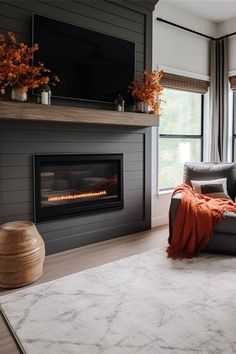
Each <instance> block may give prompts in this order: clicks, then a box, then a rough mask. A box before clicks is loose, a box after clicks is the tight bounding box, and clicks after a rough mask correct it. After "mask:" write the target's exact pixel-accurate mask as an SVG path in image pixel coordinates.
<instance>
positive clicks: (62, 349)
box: [0, 250, 236, 354]
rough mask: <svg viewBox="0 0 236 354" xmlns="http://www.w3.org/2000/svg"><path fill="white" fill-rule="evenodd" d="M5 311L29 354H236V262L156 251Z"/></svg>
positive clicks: (5, 300) (26, 294) (68, 280)
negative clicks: (172, 256) (169, 256)
mask: <svg viewBox="0 0 236 354" xmlns="http://www.w3.org/2000/svg"><path fill="white" fill-rule="evenodd" d="M78 261H79V260H78ZM0 303H1V308H2V311H3V313H4V315H5V316H6V317H7V319H8V321H9V323H10V325H11V327H12V329H13V331H14V333H15V335H16V336H17V337H18V339H19V341H20V343H21V345H22V348H23V349H24V352H25V353H27V354H61V353H65V354H70V353H76V354H85V353H86V354H98V353H103V354H133V353H140V354H162V353H164V354H166V353H172V354H173V353H176V354H183V353H186V354H191V353H204V354H209V353H212V354H213V353H214V354H218V353H224V354H230V353H236V258H233V257H223V256H206V255H204V256H201V257H199V258H196V259H194V260H186V261H172V260H170V259H167V258H166V255H165V254H164V253H163V252H162V251H160V250H159V251H158V250H152V251H149V252H146V253H142V254H140V255H136V256H132V257H129V258H125V259H122V260H119V261H116V262H113V263H109V264H106V265H104V266H101V267H97V268H93V269H89V270H87V271H83V272H80V273H77V274H73V275H70V276H67V277H64V278H61V279H57V280H55V281H51V282H48V283H45V284H42V285H37V286H34V287H32V288H27V289H24V290H21V291H18V292H17V293H13V294H9V295H6V296H2V297H0Z"/></svg>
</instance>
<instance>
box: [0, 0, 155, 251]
mask: <svg viewBox="0 0 236 354" xmlns="http://www.w3.org/2000/svg"><path fill="white" fill-rule="evenodd" d="M149 3H150V1H149ZM143 4H145V2H143V1H141V2H139V1H137V2H135V1H124V0H117V1H115V0H110V1H108V0H107V1H105V0H94V1H91V0H90V1H86V0H83V1H78V0H74V1H72V0H64V1H62V0H57V1H51V0H50V1H49V0H48V1H46V0H42V1H33V0H30V1H20V0H18V1H0V33H5V32H7V31H13V32H15V33H16V34H17V37H18V38H19V39H20V40H21V41H24V42H27V43H31V19H32V13H33V12H35V13H37V14H40V15H44V16H48V17H51V18H54V19H58V20H61V21H64V22H68V23H71V24H74V25H79V26H83V27H86V28H89V29H92V30H95V31H99V32H103V33H107V34H110V35H114V36H118V37H121V38H123V39H127V40H131V41H134V42H135V43H136V70H137V72H139V71H142V70H143V68H144V64H145V63H148V64H149V66H151V58H152V53H151V42H152V11H151V9H150V6H147V8H145V5H143ZM149 5H150V4H149ZM57 103H58V104H64V102H57ZM69 104H71V103H69ZM150 141H151V137H150V129H146V130H145V129H142V130H141V129H140V130H135V129H134V128H128V127H126V128H122V127H120V128H118V127H116V128H115V127H95V126H93V127H91V126H90V127H88V126H82V125H80V126H74V125H62V124H51V123H44V124H42V123H24V122H18V123H9V122H3V121H2V122H0V223H3V222H7V221H10V220H20V219H31V220H32V210H33V197H32V193H33V191H32V161H31V159H32V154H34V153H67V152H68V153H69V152H73V153H75V152H77V153H99V152H102V153H104V152H106V153H108V152H123V153H124V154H125V207H124V209H123V210H120V211H113V212H106V213H103V214H102V213H101V214H94V215H90V216H83V217H77V218H70V219H64V220H60V221H53V222H46V223H41V224H39V225H37V226H38V229H39V231H40V232H41V234H42V235H43V237H44V239H45V241H46V247H47V252H48V253H53V252H58V251H61V250H65V249H69V248H73V247H78V246H82V245H85V244H89V243H92V242H97V241H101V240H105V239H109V238H112V237H116V236H120V235H124V234H127V233H131V232H136V231H140V230H143V229H146V228H150V220H151V211H150V205H151V201H150V199H151V197H150V196H151V190H150V188H151V177H150V174H151V172H150V170H151V161H150V156H151V144H150Z"/></svg>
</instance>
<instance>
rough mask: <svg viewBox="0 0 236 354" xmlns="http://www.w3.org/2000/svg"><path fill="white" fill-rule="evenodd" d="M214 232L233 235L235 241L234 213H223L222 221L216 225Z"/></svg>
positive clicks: (235, 218)
mask: <svg viewBox="0 0 236 354" xmlns="http://www.w3.org/2000/svg"><path fill="white" fill-rule="evenodd" d="M214 232H222V233H227V234H235V241H236V213H233V212H226V213H224V219H222V220H220V222H219V223H217V224H216V226H215V228H214Z"/></svg>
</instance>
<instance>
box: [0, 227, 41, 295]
mask: <svg viewBox="0 0 236 354" xmlns="http://www.w3.org/2000/svg"><path fill="white" fill-rule="evenodd" d="M44 259H45V245H44V241H43V239H42V237H41V236H40V234H39V232H38V230H37V229H36V227H35V225H34V223H32V222H30V221H15V222H9V223H6V224H3V225H1V226H0V287H3V288H18V287H21V286H24V285H27V284H30V283H33V282H34V281H35V280H37V279H38V278H39V277H40V276H41V275H42V273H43V262H44Z"/></svg>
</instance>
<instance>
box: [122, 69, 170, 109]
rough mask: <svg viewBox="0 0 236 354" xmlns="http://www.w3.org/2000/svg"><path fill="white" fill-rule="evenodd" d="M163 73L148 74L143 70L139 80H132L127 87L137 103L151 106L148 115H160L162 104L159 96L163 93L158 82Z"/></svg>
mask: <svg viewBox="0 0 236 354" xmlns="http://www.w3.org/2000/svg"><path fill="white" fill-rule="evenodd" d="M162 77H163V71H159V72H158V71H156V70H155V71H153V72H151V73H148V71H147V70H144V72H143V74H142V76H141V78H139V80H134V81H132V82H131V84H130V86H129V90H130V92H131V95H132V96H133V97H134V98H136V99H137V100H138V101H140V102H143V103H145V104H147V105H150V106H151V109H150V111H149V113H153V114H158V115H160V114H161V112H162V111H161V104H162V103H163V102H164V101H163V100H162V99H160V98H159V96H160V95H161V94H162V93H163V90H164V88H163V86H162V85H161V83H160V81H161V79H162Z"/></svg>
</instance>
